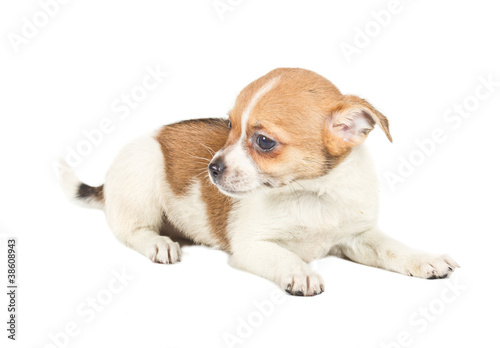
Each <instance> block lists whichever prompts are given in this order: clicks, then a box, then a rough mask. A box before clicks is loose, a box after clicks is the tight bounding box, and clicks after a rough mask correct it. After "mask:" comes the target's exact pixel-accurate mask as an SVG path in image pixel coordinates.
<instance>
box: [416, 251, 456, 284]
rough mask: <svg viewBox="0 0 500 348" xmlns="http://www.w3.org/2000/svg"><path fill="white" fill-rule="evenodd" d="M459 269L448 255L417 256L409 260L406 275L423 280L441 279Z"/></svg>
mask: <svg viewBox="0 0 500 348" xmlns="http://www.w3.org/2000/svg"><path fill="white" fill-rule="evenodd" d="M459 267H460V265H459V264H458V263H457V262H456V261H455V260H453V259H452V258H451V257H449V256H448V255H433V254H419V255H415V256H413V257H412V258H411V259H410V260H409V262H408V265H407V267H406V274H408V275H409V276H412V277H419V278H425V279H441V278H446V277H448V276H449V275H450V274H451V273H452V272H453V271H454V270H455V268H459Z"/></svg>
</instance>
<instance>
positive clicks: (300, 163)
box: [61, 68, 459, 296]
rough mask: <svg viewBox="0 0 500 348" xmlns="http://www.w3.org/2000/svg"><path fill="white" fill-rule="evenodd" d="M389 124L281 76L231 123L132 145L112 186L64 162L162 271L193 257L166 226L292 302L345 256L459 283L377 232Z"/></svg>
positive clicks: (306, 77) (81, 189) (168, 129)
mask: <svg viewBox="0 0 500 348" xmlns="http://www.w3.org/2000/svg"><path fill="white" fill-rule="evenodd" d="M375 125H377V126H378V127H380V128H381V129H382V131H383V132H384V133H385V135H386V136H387V138H388V139H389V140H390V141H392V138H391V135H390V133H389V122H388V121H387V119H386V118H385V117H384V116H383V115H382V114H381V113H380V112H378V111H377V110H376V109H375V108H374V107H373V106H372V105H370V104H369V103H368V102H367V101H366V100H363V99H361V98H358V97H356V96H353V95H343V94H341V93H340V92H339V90H338V89H337V88H336V87H335V86H334V85H333V84H332V83H331V82H330V81H328V80H327V79H325V78H323V77H322V76H320V75H318V74H316V73H314V72H311V71H308V70H304V69H290V68H283V69H276V70H273V71H271V72H269V73H268V74H267V75H265V76H263V77H261V78H259V79H257V80H256V81H254V82H252V83H250V84H249V85H248V86H247V87H245V88H244V89H243V90H242V91H241V93H240V94H239V95H238V97H237V99H236V103H235V105H234V107H233V109H232V110H231V111H230V113H229V119H199V120H189V121H183V122H180V123H176V124H172V125H168V126H164V127H163V128H160V129H159V130H157V131H156V132H154V133H152V134H149V135H147V136H144V137H142V138H139V139H137V140H135V141H133V142H131V143H130V144H129V145H127V146H126V147H125V148H124V149H123V150H122V151H121V152H120V154H119V155H118V156H117V158H116V159H115V161H114V162H113V164H112V165H111V168H110V169H109V172H108V174H107V176H106V181H105V184H104V185H102V186H99V187H91V186H88V185H86V184H83V183H81V182H80V181H79V180H78V179H77V177H76V176H75V174H74V172H73V171H72V170H71V168H69V166H68V165H65V164H63V168H64V170H62V172H61V183H62V186H63V188H64V190H65V192H66V194H67V195H68V196H69V197H70V198H71V199H72V200H74V201H76V202H77V203H79V204H82V205H84V206H87V207H94V208H100V209H103V210H104V211H105V214H106V218H107V221H108V224H109V226H110V227H111V229H112V230H113V232H114V233H115V235H116V237H117V238H118V239H119V240H121V241H122V242H123V243H124V244H126V245H127V246H129V247H130V248H132V249H134V250H136V251H138V252H140V253H141V254H143V255H145V256H146V257H148V258H150V259H151V260H152V261H154V262H159V263H166V264H167V263H175V262H178V261H180V259H181V250H180V247H179V244H178V243H176V242H174V241H172V239H171V238H169V236H163V235H160V233H159V232H160V229H161V228H162V225H164V224H165V223H169V224H171V225H173V226H174V227H175V228H176V229H177V230H178V231H180V233H181V234H182V236H183V237H185V238H187V239H189V240H191V241H193V242H194V243H198V244H204V245H207V246H211V247H216V248H221V249H223V250H226V251H227V252H228V253H229V254H230V257H229V263H230V264H231V265H232V266H234V267H236V268H238V269H242V270H245V271H248V272H251V273H253V274H256V275H259V276H261V277H264V278H267V279H269V280H271V281H274V282H275V283H276V284H278V285H279V286H280V287H281V288H282V289H284V290H285V291H287V292H288V293H290V294H292V295H299V296H312V295H316V294H320V293H321V292H323V291H324V289H325V286H324V283H323V279H322V278H321V276H320V275H319V274H316V273H315V272H313V271H312V270H311V268H310V267H309V266H308V263H309V262H311V261H313V260H315V259H318V258H322V257H325V256H327V255H336V256H340V257H344V258H347V259H350V260H353V261H355V262H358V263H362V264H365V265H369V266H374V267H380V268H384V269H386V270H390V271H394V272H398V273H402V274H406V275H409V276H415V277H421V278H428V279H434V278H444V277H447V276H448V275H449V274H450V273H451V272H452V271H453V270H454V269H455V268H456V267H459V265H458V264H457V263H456V262H455V261H454V260H453V259H451V258H450V257H449V256H447V255H435V254H429V253H425V252H421V251H417V250H414V249H411V248H409V247H407V246H405V245H403V244H401V243H399V242H397V241H396V240H394V239H392V238H390V237H388V236H386V235H385V234H383V233H382V232H381V231H380V229H379V228H378V227H377V210H378V207H377V205H378V189H377V184H376V181H377V180H376V175H375V172H374V168H373V165H372V162H371V159H370V156H369V154H368V152H367V150H366V149H365V147H364V145H363V142H364V141H365V139H366V137H367V136H368V134H369V133H370V131H371V130H372V129H373V128H374V126H375Z"/></svg>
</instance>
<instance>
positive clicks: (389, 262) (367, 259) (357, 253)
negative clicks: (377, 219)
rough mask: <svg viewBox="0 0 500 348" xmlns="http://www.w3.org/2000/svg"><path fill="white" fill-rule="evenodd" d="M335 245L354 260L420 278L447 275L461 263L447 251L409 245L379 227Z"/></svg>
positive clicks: (443, 276) (444, 276)
mask: <svg viewBox="0 0 500 348" xmlns="http://www.w3.org/2000/svg"><path fill="white" fill-rule="evenodd" d="M336 249H337V250H338V249H340V251H341V253H342V254H343V255H344V256H346V257H347V258H349V259H351V260H353V261H356V262H359V263H362V264H365V265H368V266H373V267H379V268H383V269H386V270H389V271H393V272H398V273H402V274H406V275H409V276H415V277H420V278H427V279H436V278H446V277H447V276H448V275H449V274H450V273H451V272H453V270H454V269H455V268H457V267H460V266H459V265H458V263H456V262H455V261H454V260H453V259H452V258H451V257H449V256H448V255H436V254H430V253H425V252H421V251H418V250H415V249H412V248H409V247H407V246H406V245H404V244H402V243H400V242H398V241H396V240H394V239H392V238H390V237H388V236H386V235H385V234H383V233H382V232H381V231H379V230H378V229H373V230H370V231H367V232H363V233H360V234H357V235H355V236H353V237H349V238H348V239H347V240H345V241H344V242H343V243H341V244H340V245H339V246H338V248H336Z"/></svg>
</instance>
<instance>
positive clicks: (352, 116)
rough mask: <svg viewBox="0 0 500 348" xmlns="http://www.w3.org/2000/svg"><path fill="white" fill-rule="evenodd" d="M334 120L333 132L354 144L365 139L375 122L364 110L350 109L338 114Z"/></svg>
mask: <svg viewBox="0 0 500 348" xmlns="http://www.w3.org/2000/svg"><path fill="white" fill-rule="evenodd" d="M334 122H335V123H334V124H333V125H332V132H333V133H334V134H337V135H338V136H339V137H342V139H343V140H344V141H345V142H348V143H352V144H354V145H357V144H360V143H362V142H363V141H364V140H365V138H366V136H367V135H368V133H369V132H370V131H371V130H372V129H373V124H374V121H373V120H372V119H371V118H370V116H369V115H367V114H366V113H365V112H364V110H354V111H353V110H350V111H348V112H346V113H345V114H343V115H338V116H337V117H336V119H335V120H334Z"/></svg>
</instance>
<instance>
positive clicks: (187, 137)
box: [156, 119, 231, 249]
mask: <svg viewBox="0 0 500 348" xmlns="http://www.w3.org/2000/svg"><path fill="white" fill-rule="evenodd" d="M228 133H229V129H228V126H227V121H226V120H223V119H199V120H188V121H183V122H179V123H175V124H172V125H168V126H164V127H163V128H161V129H160V131H159V132H158V135H157V136H156V140H157V141H158V142H159V143H160V146H161V149H162V152H163V157H164V161H165V172H166V180H167V181H168V183H169V184H170V187H171V188H172V190H173V192H174V193H175V194H176V195H179V196H182V195H184V194H185V193H186V191H187V190H188V189H189V186H190V184H192V183H193V181H195V180H197V181H200V183H201V187H202V189H201V197H202V199H203V201H204V202H205V205H206V207H207V216H208V219H209V223H210V227H211V230H212V233H213V235H214V236H215V237H216V238H217V239H218V241H219V242H220V244H221V247H222V248H224V249H227V248H228V245H229V243H228V240H227V236H226V227H227V216H228V213H229V210H230V209H231V199H230V198H228V197H226V196H224V195H223V194H222V193H220V192H219V190H218V189H217V188H216V187H215V186H214V185H213V184H212V183H211V182H210V179H209V177H208V164H209V163H210V161H211V159H212V157H213V154H214V153H215V152H217V151H218V150H219V149H220V148H222V147H223V146H224V144H225V142H226V140H227V136H228ZM212 151H213V152H212Z"/></svg>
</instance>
